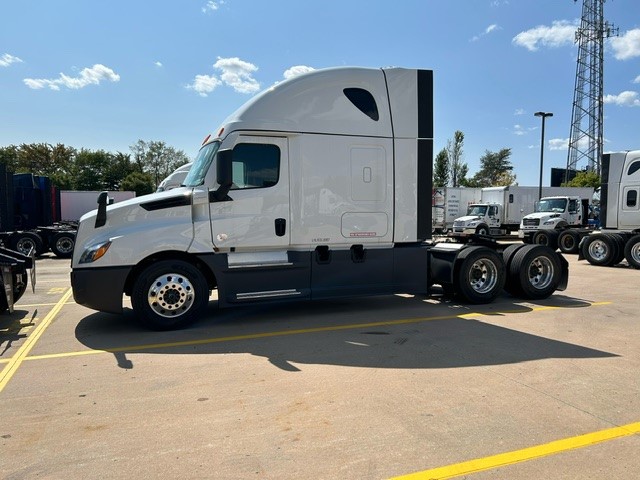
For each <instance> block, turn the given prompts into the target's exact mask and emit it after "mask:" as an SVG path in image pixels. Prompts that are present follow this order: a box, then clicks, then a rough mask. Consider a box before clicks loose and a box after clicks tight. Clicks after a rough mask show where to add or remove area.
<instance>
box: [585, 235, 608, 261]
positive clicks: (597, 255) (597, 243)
mask: <svg viewBox="0 0 640 480" xmlns="http://www.w3.org/2000/svg"><path fill="white" fill-rule="evenodd" d="M608 254H609V246H608V245H607V244H606V243H605V242H603V241H602V240H594V241H593V242H591V243H590V244H589V255H591V258H593V259H595V260H598V261H602V260H604V259H606V258H607V255H608Z"/></svg>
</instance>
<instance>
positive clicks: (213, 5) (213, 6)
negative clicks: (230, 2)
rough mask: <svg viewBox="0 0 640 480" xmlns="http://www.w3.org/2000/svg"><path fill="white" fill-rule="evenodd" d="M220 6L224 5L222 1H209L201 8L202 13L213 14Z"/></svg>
mask: <svg viewBox="0 0 640 480" xmlns="http://www.w3.org/2000/svg"><path fill="white" fill-rule="evenodd" d="M220 5H224V0H219V1H209V2H207V3H206V4H205V6H204V7H202V13H211V12H215V11H216V10H218V9H219V8H220Z"/></svg>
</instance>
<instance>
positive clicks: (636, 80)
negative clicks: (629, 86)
mask: <svg viewBox="0 0 640 480" xmlns="http://www.w3.org/2000/svg"><path fill="white" fill-rule="evenodd" d="M633 83H640V75H638V76H637V77H636V78H635V79H634V80H633Z"/></svg>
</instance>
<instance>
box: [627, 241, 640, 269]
mask: <svg viewBox="0 0 640 480" xmlns="http://www.w3.org/2000/svg"><path fill="white" fill-rule="evenodd" d="M624 258H626V259H627V262H629V266H631V267H633V268H640V235H634V236H633V237H631V238H630V239H629V240H628V241H627V243H626V244H625V246H624Z"/></svg>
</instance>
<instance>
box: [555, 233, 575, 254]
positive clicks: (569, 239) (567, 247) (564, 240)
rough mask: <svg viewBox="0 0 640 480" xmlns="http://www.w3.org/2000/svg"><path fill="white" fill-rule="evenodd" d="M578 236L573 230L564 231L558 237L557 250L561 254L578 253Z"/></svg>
mask: <svg viewBox="0 0 640 480" xmlns="http://www.w3.org/2000/svg"><path fill="white" fill-rule="evenodd" d="M579 244H580V235H579V234H578V232H576V231H574V230H571V229H569V230H564V231H562V232H560V235H558V248H559V249H560V251H561V252H562V253H578V245H579Z"/></svg>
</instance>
